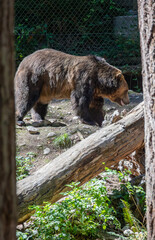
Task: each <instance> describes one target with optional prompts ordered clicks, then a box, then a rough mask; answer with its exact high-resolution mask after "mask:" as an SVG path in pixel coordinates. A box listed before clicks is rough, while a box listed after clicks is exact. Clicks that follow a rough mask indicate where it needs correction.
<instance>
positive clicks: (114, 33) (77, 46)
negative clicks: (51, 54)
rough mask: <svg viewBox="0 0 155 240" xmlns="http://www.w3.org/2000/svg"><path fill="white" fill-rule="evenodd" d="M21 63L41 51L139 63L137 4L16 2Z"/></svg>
mask: <svg viewBox="0 0 155 240" xmlns="http://www.w3.org/2000/svg"><path fill="white" fill-rule="evenodd" d="M15 40H16V41H15V43H16V60H17V65H18V63H19V62H20V61H21V60H22V59H23V57H25V56H26V55H28V54H30V53H32V52H34V51H35V50H38V49H41V48H54V49H57V50H60V51H64V52H66V53H70V54H74V55H89V54H93V55H99V56H101V57H104V58H105V59H107V61H109V62H110V63H111V64H114V65H116V66H124V65H136V64H139V63H140V47H139V33H138V24H137V6H136V0H89V1H88V0H29V1H25V0H16V1H15Z"/></svg>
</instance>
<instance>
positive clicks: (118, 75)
mask: <svg viewBox="0 0 155 240" xmlns="http://www.w3.org/2000/svg"><path fill="white" fill-rule="evenodd" d="M116 79H117V81H118V82H120V81H121V80H122V73H121V72H118V73H117V74H116Z"/></svg>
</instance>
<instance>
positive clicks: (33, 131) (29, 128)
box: [27, 126, 39, 134]
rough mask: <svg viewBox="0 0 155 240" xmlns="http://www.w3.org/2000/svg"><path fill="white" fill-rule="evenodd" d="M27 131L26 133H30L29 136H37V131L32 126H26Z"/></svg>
mask: <svg viewBox="0 0 155 240" xmlns="http://www.w3.org/2000/svg"><path fill="white" fill-rule="evenodd" d="M27 130H28V132H29V133H31V134H38V133H39V131H38V129H37V128H35V127H32V126H28V127H27Z"/></svg>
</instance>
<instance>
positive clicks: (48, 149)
mask: <svg viewBox="0 0 155 240" xmlns="http://www.w3.org/2000/svg"><path fill="white" fill-rule="evenodd" d="M50 151H51V150H50V148H45V149H44V153H43V154H44V155H47V154H49V153H50Z"/></svg>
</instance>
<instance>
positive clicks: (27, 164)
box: [16, 152, 36, 180]
mask: <svg viewBox="0 0 155 240" xmlns="http://www.w3.org/2000/svg"><path fill="white" fill-rule="evenodd" d="M35 156H36V154H35V153H32V152H29V153H27V154H26V157H23V156H16V179H17V180H21V179H23V178H25V177H27V176H28V175H29V173H30V170H31V168H32V165H33V161H34V157H35Z"/></svg>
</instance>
